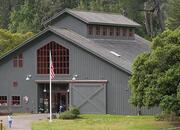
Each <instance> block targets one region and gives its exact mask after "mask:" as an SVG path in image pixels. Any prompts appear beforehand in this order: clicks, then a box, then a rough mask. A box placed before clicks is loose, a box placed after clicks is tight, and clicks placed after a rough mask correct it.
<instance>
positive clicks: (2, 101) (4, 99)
mask: <svg viewBox="0 0 180 130" xmlns="http://www.w3.org/2000/svg"><path fill="white" fill-rule="evenodd" d="M0 104H1V105H0V106H7V105H8V98H7V96H0Z"/></svg>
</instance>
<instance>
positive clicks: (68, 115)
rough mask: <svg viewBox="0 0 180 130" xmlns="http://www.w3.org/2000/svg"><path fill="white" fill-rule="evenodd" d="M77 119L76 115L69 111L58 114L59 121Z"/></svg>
mask: <svg viewBox="0 0 180 130" xmlns="http://www.w3.org/2000/svg"><path fill="white" fill-rule="evenodd" d="M75 118H77V115H75V114H73V113H72V112H71V111H65V112H63V113H60V115H59V119H75Z"/></svg>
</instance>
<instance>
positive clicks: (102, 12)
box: [65, 8, 126, 17]
mask: <svg viewBox="0 0 180 130" xmlns="http://www.w3.org/2000/svg"><path fill="white" fill-rule="evenodd" d="M65 10H69V11H79V12H89V13H101V14H110V15H112V14H113V15H121V16H124V15H123V14H121V13H115V12H106V11H96V10H81V9H70V8H66V9H65ZM124 17H126V16H124Z"/></svg>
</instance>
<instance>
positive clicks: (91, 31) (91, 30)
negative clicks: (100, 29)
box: [88, 25, 94, 35]
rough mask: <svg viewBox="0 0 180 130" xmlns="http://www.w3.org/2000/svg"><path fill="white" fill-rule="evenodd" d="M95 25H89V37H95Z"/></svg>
mask: <svg viewBox="0 0 180 130" xmlns="http://www.w3.org/2000/svg"><path fill="white" fill-rule="evenodd" d="M93 28H94V27H93V25H88V35H93V34H94V33H93Z"/></svg>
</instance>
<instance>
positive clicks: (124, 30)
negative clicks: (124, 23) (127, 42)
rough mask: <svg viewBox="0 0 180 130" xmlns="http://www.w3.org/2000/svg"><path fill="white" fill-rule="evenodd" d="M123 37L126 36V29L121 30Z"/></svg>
mask: <svg viewBox="0 0 180 130" xmlns="http://www.w3.org/2000/svg"><path fill="white" fill-rule="evenodd" d="M123 36H127V28H123Z"/></svg>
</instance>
